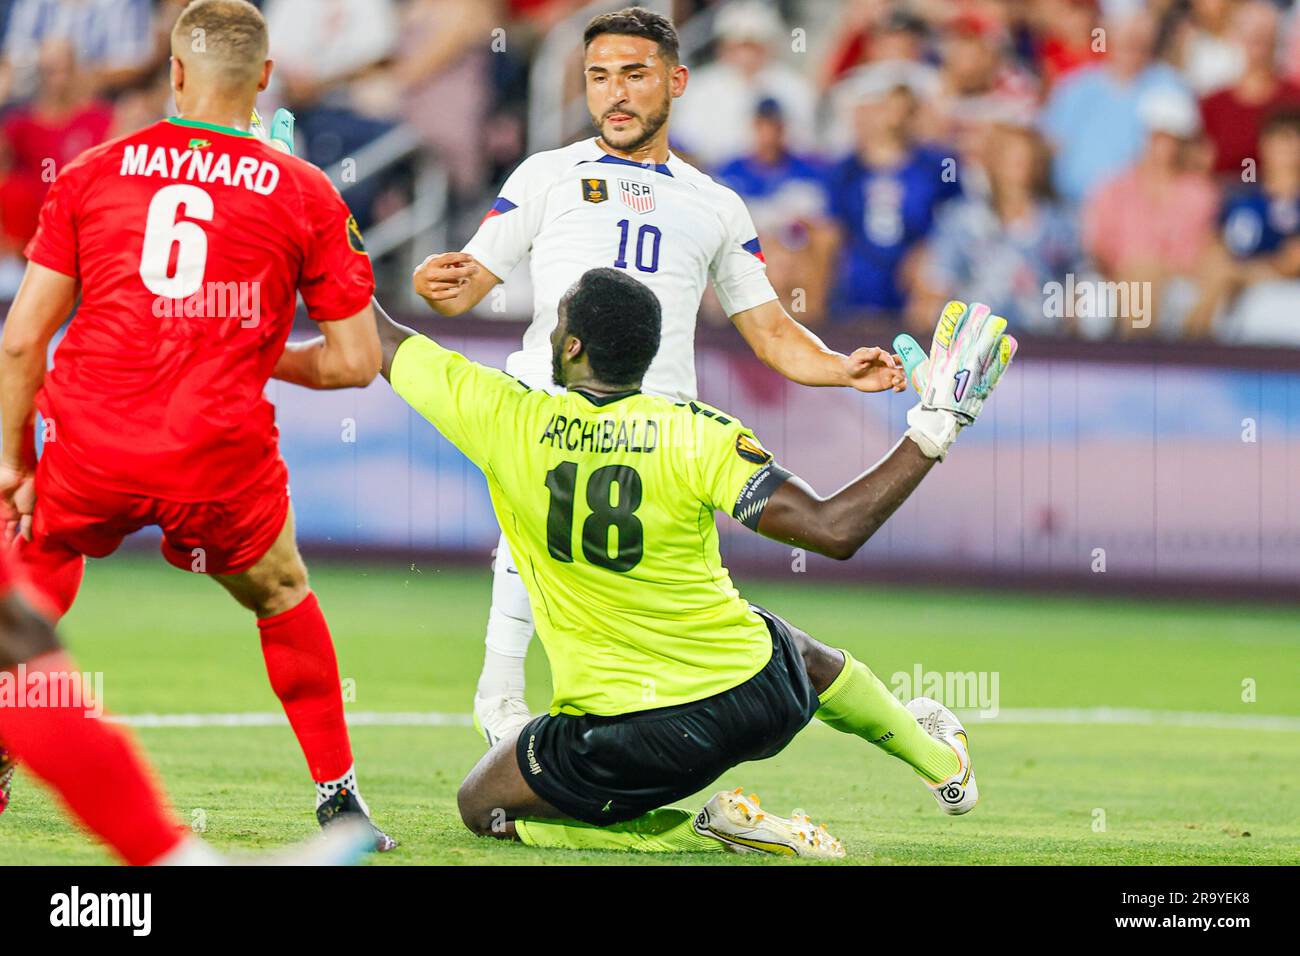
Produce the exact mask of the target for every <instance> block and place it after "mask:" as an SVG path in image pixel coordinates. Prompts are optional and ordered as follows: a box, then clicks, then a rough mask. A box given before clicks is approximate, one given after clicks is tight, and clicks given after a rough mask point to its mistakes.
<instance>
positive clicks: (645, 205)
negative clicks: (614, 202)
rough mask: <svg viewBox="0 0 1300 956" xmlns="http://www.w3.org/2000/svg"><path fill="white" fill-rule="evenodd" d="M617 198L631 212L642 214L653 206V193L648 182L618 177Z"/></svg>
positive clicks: (649, 210)
mask: <svg viewBox="0 0 1300 956" xmlns="http://www.w3.org/2000/svg"><path fill="white" fill-rule="evenodd" d="M618 198H619V199H621V200H623V205H624V206H627V208H628V209H631V210H632V211H633V212H637V213H642V214H644V213H647V212H651V211H652V210H653V209H654V208H655V194H654V190H653V189H652V188H651V186H650V184H649V183H639V182H636V181H634V180H631V179H620V180H619V181H618Z"/></svg>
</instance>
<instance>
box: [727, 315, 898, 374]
mask: <svg viewBox="0 0 1300 956" xmlns="http://www.w3.org/2000/svg"><path fill="white" fill-rule="evenodd" d="M731 322H732V324H733V325H735V326H736V329H737V330H738V331H739V332H740V334H741V336H742V337H743V338H744V339H745V341H746V342H748V343H749V347H750V348H751V349H753V350H754V354H755V355H757V356H758V358H759V360H760V361H762V362H763V364H764V365H766V366H768V367H769V368H771V369H774V370H776V371H778V372H780V373H781V374H782V375H784V376H785V377H786V378H788V379H790V381H792V382H798V383H799V384H800V385H840V386H847V387H849V388H856V389H858V390H859V391H862V392H883V391H885V390H887V389H891V388H892V389H893V390H894V391H896V392H901V391H902V390H903V389H905V388H907V380H906V379H905V378H904V376H903V370H902V367H901V366H900V365H899V363H898V361H897V359H896V358H895V356H893V355H891V354H890V353H889V352H888V351H886V350H884V349H878V348H860V349H857V350H855V351H854V352H853V354H852V355H845V354H843V353H842V352H836V351H835V350H834V349H830V348H827V347H826V343H825V342H823V341H822V340H821V339H820V338H818V337H817V336H816V335H815V334H813V333H812V332H811V331H809V329H808V328H807V327H805V326H803V325H801V324H800V323H799V322H796V321H795V320H794V319H793V318H792V317H791V316H790V313H788V312H786V310H785V307H784V306H782V305H781V302H780V300H779V299H772V300H771V301H769V302H764V303H763V304H762V305H758V306H755V307H754V308H752V309H745V310H744V311H742V312H737V313H736V314H735V315H733V316H732V317H731Z"/></svg>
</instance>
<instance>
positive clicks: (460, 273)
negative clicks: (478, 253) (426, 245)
mask: <svg viewBox="0 0 1300 956" xmlns="http://www.w3.org/2000/svg"><path fill="white" fill-rule="evenodd" d="M478 271H479V265H478V263H477V262H475V261H474V257H473V256H471V255H469V254H468V253H465V252H439V253H435V254H434V255H431V256H429V258H427V259H425V260H424V261H423V262H421V263H420V264H419V265H418V266H417V267H416V269H415V273H414V274H413V275H412V276H411V281H412V283H413V284H414V285H415V292H416V294H417V295H418V296H420V298H422V299H424V300H425V301H426V302H443V301H446V300H447V299H454V298H456V296H458V295H460V293H461V291H462V289H463V288H464V286H465V285H466V284H468V283H469V280H470V279H472V278H473V277H474V276H476V275H478Z"/></svg>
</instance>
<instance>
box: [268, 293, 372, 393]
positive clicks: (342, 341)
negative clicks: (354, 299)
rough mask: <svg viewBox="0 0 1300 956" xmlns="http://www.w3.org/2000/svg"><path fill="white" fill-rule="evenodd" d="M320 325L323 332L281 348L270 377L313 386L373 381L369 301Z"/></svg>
mask: <svg viewBox="0 0 1300 956" xmlns="http://www.w3.org/2000/svg"><path fill="white" fill-rule="evenodd" d="M320 327H321V331H322V332H323V333H324V334H322V335H318V336H317V337H316V338H314V339H309V340H308V341H306V342H291V343H289V344H288V345H286V346H285V347H284V352H283V353H282V354H281V355H280V360H279V361H278V362H276V363H275V370H274V371H273V372H272V373H271V377H272V378H276V379H279V380H280V381H282V382H290V383H292V384H294V385H302V386H303V387H304V388H316V389H334V388H363V387H365V386H366V385H369V384H370V383H371V382H372V381H374V378H375V376H376V375H377V374H379V359H380V350H379V336H378V335H376V334H375V315H374V309H373V300H371V305H367V306H366V307H365V308H364V309H362V310H361V311H360V312H358V313H357V314H356V315H353V316H349V317H348V318H346V319H340V320H338V321H336V322H322V323H321V324H320Z"/></svg>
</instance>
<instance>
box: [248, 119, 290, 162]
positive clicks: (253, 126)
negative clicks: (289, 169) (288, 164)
mask: <svg viewBox="0 0 1300 956" xmlns="http://www.w3.org/2000/svg"><path fill="white" fill-rule="evenodd" d="M293 122H294V117H293V114H292V113H290V112H289V111H288V110H287V109H285V108H284V107H281V108H280V109H278V110H276V111H275V116H274V117H272V119H271V128H270V130H267V128H266V126H265V124H263V123H262V115H261V114H260V113H258V112H257V109H256V107H254V109H253V118H252V120H251V121H250V122H249V125H248V131H249V132H250V133H252V134H253V135H254V136H256V137H257V138H258V139H260V140H261V141H262V142H264V143H267V144H269V145H271V146H274V147H275V148H276V149H278V150H280V152H282V153H288V154H289V155H290V156H292V155H293Z"/></svg>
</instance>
